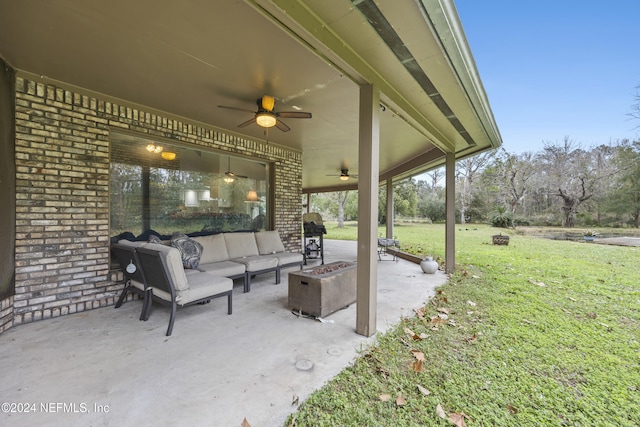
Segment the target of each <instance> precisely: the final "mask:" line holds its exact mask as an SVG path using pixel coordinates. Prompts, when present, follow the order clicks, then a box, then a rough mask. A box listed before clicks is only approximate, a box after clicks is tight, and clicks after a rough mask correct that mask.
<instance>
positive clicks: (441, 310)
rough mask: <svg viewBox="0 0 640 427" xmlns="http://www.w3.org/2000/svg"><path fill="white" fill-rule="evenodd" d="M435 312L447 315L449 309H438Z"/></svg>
mask: <svg viewBox="0 0 640 427" xmlns="http://www.w3.org/2000/svg"><path fill="white" fill-rule="evenodd" d="M437 310H438V312H440V313H444V314H449V309H448V308H444V307H438V308H437Z"/></svg>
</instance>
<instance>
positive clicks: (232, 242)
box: [224, 233, 260, 259]
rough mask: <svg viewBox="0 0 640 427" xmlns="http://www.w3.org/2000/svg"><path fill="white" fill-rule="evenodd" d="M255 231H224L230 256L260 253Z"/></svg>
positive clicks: (239, 256)
mask: <svg viewBox="0 0 640 427" xmlns="http://www.w3.org/2000/svg"><path fill="white" fill-rule="evenodd" d="M253 234H254V233H224V241H225V243H226V245H227V252H228V253H229V258H230V259H233V258H242V257H245V256H255V255H259V254H260V253H259V252H258V245H257V244H256V238H255V237H254V236H253Z"/></svg>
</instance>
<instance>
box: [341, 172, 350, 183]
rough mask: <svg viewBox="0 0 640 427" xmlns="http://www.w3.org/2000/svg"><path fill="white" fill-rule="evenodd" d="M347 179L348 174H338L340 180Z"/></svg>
mask: <svg viewBox="0 0 640 427" xmlns="http://www.w3.org/2000/svg"><path fill="white" fill-rule="evenodd" d="M348 180H349V175H347V174H344V173H343V174H340V181H348Z"/></svg>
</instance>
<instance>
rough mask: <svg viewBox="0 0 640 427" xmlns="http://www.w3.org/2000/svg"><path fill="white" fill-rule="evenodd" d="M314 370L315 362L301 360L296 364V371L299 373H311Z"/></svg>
mask: <svg viewBox="0 0 640 427" xmlns="http://www.w3.org/2000/svg"><path fill="white" fill-rule="evenodd" d="M312 368H313V362H312V361H311V360H309V359H301V360H298V361H297V362H296V369H298V370H299V371H310V370H311V369H312Z"/></svg>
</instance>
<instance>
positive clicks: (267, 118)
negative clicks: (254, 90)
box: [256, 112, 276, 128]
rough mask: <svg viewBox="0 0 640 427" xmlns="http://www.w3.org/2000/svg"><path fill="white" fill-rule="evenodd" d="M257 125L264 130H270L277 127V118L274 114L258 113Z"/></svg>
mask: <svg viewBox="0 0 640 427" xmlns="http://www.w3.org/2000/svg"><path fill="white" fill-rule="evenodd" d="M256 123H257V124H258V125H260V126H262V127H263V128H270V127H273V126H275V125H276V116H275V115H274V114H272V113H267V112H264V113H258V114H256Z"/></svg>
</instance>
